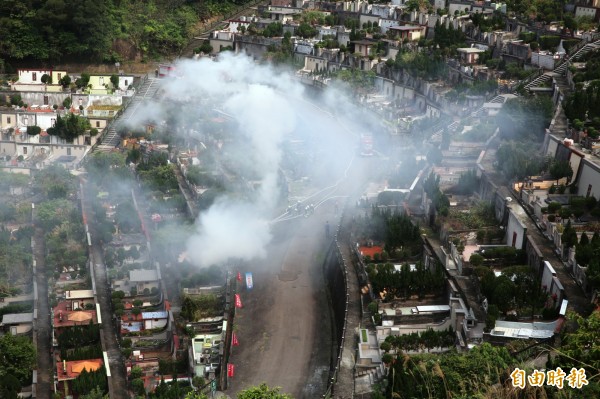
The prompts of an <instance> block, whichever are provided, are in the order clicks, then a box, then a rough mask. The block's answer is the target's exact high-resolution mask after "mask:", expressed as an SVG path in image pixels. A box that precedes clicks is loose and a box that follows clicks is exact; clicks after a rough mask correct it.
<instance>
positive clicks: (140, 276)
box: [129, 269, 158, 282]
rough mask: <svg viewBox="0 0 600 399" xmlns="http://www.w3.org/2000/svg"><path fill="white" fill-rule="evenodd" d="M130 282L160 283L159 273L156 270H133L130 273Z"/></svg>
mask: <svg viewBox="0 0 600 399" xmlns="http://www.w3.org/2000/svg"><path fill="white" fill-rule="evenodd" d="M129 281H131V282H144V281H158V273H156V270H146V269H140V270H131V271H130V272H129Z"/></svg>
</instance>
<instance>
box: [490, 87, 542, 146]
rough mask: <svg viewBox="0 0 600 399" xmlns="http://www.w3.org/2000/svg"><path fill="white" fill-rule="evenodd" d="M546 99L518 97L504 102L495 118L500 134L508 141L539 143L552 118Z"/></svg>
mask: <svg viewBox="0 0 600 399" xmlns="http://www.w3.org/2000/svg"><path fill="white" fill-rule="evenodd" d="M552 110H553V106H552V101H551V100H550V98H548V97H532V98H525V97H519V98H514V99H509V100H508V101H506V103H505V104H504V106H503V107H502V109H501V110H500V112H499V113H498V116H497V118H496V119H497V123H498V126H499V127H500V134H501V135H502V136H503V137H504V138H505V139H508V140H511V139H513V140H517V141H527V140H530V141H534V142H539V141H541V140H542V138H543V137H544V134H545V129H546V128H547V127H548V125H549V124H550V120H551V118H552Z"/></svg>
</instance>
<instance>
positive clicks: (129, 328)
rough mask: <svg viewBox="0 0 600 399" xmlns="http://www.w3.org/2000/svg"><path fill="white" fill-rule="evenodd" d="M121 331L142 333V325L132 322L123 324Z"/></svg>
mask: <svg viewBox="0 0 600 399" xmlns="http://www.w3.org/2000/svg"><path fill="white" fill-rule="evenodd" d="M121 329H123V330H127V331H129V332H134V331H141V330H142V323H141V322H139V321H131V322H127V323H121Z"/></svg>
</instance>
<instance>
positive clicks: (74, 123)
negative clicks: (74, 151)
mask: <svg viewBox="0 0 600 399" xmlns="http://www.w3.org/2000/svg"><path fill="white" fill-rule="evenodd" d="M90 127H91V126H90V121H89V119H87V118H84V117H83V116H79V115H75V114H68V115H67V116H65V117H64V118H63V117H61V116H60V115H58V116H57V117H56V123H55V124H54V126H53V127H50V128H48V134H49V135H51V136H58V137H60V138H61V139H64V140H66V141H67V142H70V143H71V142H73V140H75V139H76V138H77V137H79V136H81V135H84V134H85V133H86V132H87V131H88V130H89V129H90Z"/></svg>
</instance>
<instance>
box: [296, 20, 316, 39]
mask: <svg viewBox="0 0 600 399" xmlns="http://www.w3.org/2000/svg"><path fill="white" fill-rule="evenodd" d="M296 33H297V34H298V36H301V37H303V38H305V39H308V38H311V37H315V36H316V35H317V30H316V29H315V28H313V27H312V26H311V25H309V24H308V23H306V22H302V23H301V24H300V26H298V28H297V29H296Z"/></svg>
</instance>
